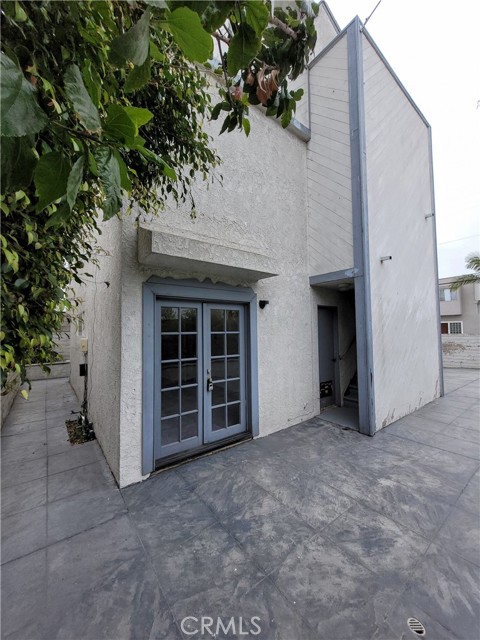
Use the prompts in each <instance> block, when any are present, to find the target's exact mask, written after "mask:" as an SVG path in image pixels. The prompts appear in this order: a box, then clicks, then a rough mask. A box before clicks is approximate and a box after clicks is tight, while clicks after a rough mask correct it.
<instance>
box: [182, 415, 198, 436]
mask: <svg viewBox="0 0 480 640" xmlns="http://www.w3.org/2000/svg"><path fill="white" fill-rule="evenodd" d="M197 434H198V411H194V412H193V413H187V414H182V440H186V439H187V438H195V436H196V435H197Z"/></svg>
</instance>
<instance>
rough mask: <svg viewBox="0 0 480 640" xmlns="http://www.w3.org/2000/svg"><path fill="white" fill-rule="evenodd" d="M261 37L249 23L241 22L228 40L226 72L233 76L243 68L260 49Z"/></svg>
mask: <svg viewBox="0 0 480 640" xmlns="http://www.w3.org/2000/svg"><path fill="white" fill-rule="evenodd" d="M261 45H262V41H261V39H260V38H259V37H258V36H257V34H256V33H255V31H254V29H252V27H251V26H250V25H249V24H241V25H239V27H238V31H237V33H236V34H235V35H234V36H233V38H232V39H231V41H230V46H229V47H228V53H227V65H228V73H229V75H231V76H232V77H233V76H235V75H236V74H237V73H238V72H239V71H240V69H244V68H245V67H246V66H247V65H248V64H249V63H250V62H251V60H252V58H254V57H255V56H256V55H257V53H258V52H259V51H260V47H261Z"/></svg>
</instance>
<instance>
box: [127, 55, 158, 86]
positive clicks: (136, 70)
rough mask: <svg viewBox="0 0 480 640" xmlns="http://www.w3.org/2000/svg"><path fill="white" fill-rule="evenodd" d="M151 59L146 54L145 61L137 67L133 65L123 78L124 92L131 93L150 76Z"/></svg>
mask: <svg viewBox="0 0 480 640" xmlns="http://www.w3.org/2000/svg"><path fill="white" fill-rule="evenodd" d="M151 67H152V65H151V61H150V58H149V57H148V56H147V59H146V60H145V62H144V63H143V64H142V65H140V66H139V67H133V69H132V70H131V71H130V73H129V74H128V76H127V79H126V80H125V86H124V87H123V88H124V90H125V93H131V92H132V91H136V90H137V89H140V88H141V87H143V86H144V85H145V84H147V82H148V81H149V80H150V78H151Z"/></svg>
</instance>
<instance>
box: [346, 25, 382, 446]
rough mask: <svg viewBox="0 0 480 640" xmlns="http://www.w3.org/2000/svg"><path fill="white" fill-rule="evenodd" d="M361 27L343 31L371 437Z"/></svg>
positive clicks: (363, 384)
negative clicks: (345, 35)
mask: <svg viewBox="0 0 480 640" xmlns="http://www.w3.org/2000/svg"><path fill="white" fill-rule="evenodd" d="M361 28H362V24H361V22H360V19H359V18H358V16H357V17H356V18H355V19H354V20H353V21H352V22H351V23H350V24H349V25H348V27H347V45H348V89H349V106H350V152H351V162H352V217H353V220H352V222H353V257H354V264H355V267H356V268H357V269H358V270H359V274H361V275H358V276H357V277H356V278H355V279H354V282H355V311H356V334H357V374H358V390H359V394H358V396H359V398H358V413H359V427H360V432H361V433H364V434H366V435H373V434H374V433H375V391H374V374H373V335H372V306H371V305H372V303H371V289H370V267H369V261H370V256H369V242H368V199H367V167H366V142H365V112H364V94H363V56H362V40H361V37H362V35H361Z"/></svg>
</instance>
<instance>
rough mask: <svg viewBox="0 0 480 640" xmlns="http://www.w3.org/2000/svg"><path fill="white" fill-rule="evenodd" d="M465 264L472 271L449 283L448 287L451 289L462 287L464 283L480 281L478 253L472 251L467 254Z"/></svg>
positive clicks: (479, 256)
mask: <svg viewBox="0 0 480 640" xmlns="http://www.w3.org/2000/svg"><path fill="white" fill-rule="evenodd" d="M465 266H466V268H467V269H470V270H471V271H473V273H467V274H466V275H464V276H460V277H459V278H457V279H456V280H455V282H453V283H452V284H451V285H450V289H451V290H452V291H456V290H457V289H460V287H463V285H465V284H476V283H477V282H480V254H478V253H472V254H471V255H469V256H467V260H466V262H465Z"/></svg>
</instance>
